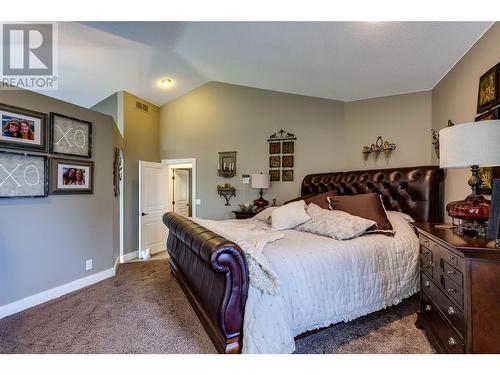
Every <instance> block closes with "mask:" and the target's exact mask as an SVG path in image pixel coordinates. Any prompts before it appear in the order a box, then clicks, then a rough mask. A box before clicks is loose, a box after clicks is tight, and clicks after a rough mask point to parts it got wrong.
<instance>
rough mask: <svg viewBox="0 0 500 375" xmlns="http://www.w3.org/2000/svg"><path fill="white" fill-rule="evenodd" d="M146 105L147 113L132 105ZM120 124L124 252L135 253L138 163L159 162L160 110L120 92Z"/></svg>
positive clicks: (136, 243) (136, 240) (137, 240)
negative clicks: (122, 135) (121, 95)
mask: <svg viewBox="0 0 500 375" xmlns="http://www.w3.org/2000/svg"><path fill="white" fill-rule="evenodd" d="M137 100H138V101H141V102H142V103H146V104H147V105H148V107H149V110H148V112H144V111H141V110H139V109H137V108H136V106H135V103H136V101H137ZM123 121H124V150H125V165H124V170H123V176H124V194H125V196H124V198H125V200H124V206H125V207H124V215H125V220H124V235H125V238H124V249H125V253H131V252H134V251H137V250H138V249H139V160H145V161H155V162H158V161H160V159H159V151H158V149H159V144H160V142H159V140H158V134H159V126H160V109H159V108H158V107H157V106H155V105H154V104H152V103H149V102H147V101H145V100H142V99H141V98H138V97H136V96H134V95H132V94H130V93H128V92H125V91H124V92H123Z"/></svg>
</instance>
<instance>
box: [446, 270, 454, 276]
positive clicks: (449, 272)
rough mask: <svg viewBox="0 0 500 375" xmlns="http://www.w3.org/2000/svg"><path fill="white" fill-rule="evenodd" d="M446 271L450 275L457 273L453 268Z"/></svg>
mask: <svg viewBox="0 0 500 375" xmlns="http://www.w3.org/2000/svg"><path fill="white" fill-rule="evenodd" d="M446 273H447V274H448V275H454V274H455V271H453V270H448V271H447V272H446Z"/></svg>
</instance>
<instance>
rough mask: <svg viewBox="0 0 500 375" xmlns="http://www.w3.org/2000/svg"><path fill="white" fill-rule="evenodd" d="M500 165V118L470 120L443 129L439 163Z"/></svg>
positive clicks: (444, 164)
mask: <svg viewBox="0 0 500 375" xmlns="http://www.w3.org/2000/svg"><path fill="white" fill-rule="evenodd" d="M472 165H479V166H485V167H490V166H496V165H500V120H491V121H478V122H469V123H466V124H461V125H455V126H449V127H447V128H444V129H441V130H440V131H439V166H440V167H441V168H464V167H470V166H472Z"/></svg>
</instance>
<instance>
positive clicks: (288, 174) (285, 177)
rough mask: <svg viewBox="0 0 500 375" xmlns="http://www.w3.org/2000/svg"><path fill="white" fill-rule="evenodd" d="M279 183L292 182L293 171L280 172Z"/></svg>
mask: <svg viewBox="0 0 500 375" xmlns="http://www.w3.org/2000/svg"><path fill="white" fill-rule="evenodd" d="M281 181H285V182H290V181H293V169H283V170H282V171H281Z"/></svg>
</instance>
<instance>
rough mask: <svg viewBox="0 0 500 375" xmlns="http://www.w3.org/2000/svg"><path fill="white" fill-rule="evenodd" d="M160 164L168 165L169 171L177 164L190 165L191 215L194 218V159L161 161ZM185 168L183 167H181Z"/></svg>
mask: <svg viewBox="0 0 500 375" xmlns="http://www.w3.org/2000/svg"><path fill="white" fill-rule="evenodd" d="M161 162H162V164H166V165H168V168H169V169H172V168H174V167H175V166H176V165H178V164H190V165H191V202H190V204H191V215H192V217H196V158H187V159H162V161H161ZM183 167H185V166H183Z"/></svg>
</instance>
